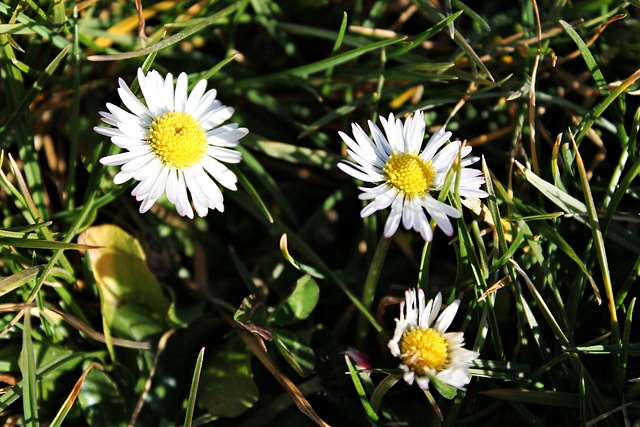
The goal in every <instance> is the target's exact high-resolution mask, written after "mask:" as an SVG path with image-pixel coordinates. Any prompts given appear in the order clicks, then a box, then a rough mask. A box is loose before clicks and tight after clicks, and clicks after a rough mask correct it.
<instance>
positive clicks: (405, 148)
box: [338, 111, 488, 241]
mask: <svg viewBox="0 0 640 427" xmlns="http://www.w3.org/2000/svg"><path fill="white" fill-rule="evenodd" d="M380 121H381V122H382V127H383V129H384V134H383V133H382V131H381V130H380V128H379V127H378V126H377V125H376V124H374V123H372V122H371V121H369V129H370V130H371V134H372V136H373V140H372V139H371V138H370V137H369V136H367V134H365V132H364V130H363V129H362V128H361V127H360V126H359V125H358V124H356V123H353V124H352V125H351V127H352V132H353V137H354V138H355V141H354V140H353V139H352V138H351V137H350V136H348V135H347V134H345V133H344V132H340V133H339V134H340V137H341V138H342V140H343V141H344V142H345V143H346V144H347V153H348V154H349V156H351V159H352V160H353V161H348V160H344V161H342V162H340V163H339V164H338V167H339V168H340V169H341V170H342V171H343V172H345V173H347V174H349V175H351V176H352V177H354V178H356V179H359V180H361V181H364V182H369V183H374V184H378V185H377V186H375V187H360V190H362V193H361V194H360V195H359V196H358V197H359V198H360V199H361V200H372V202H371V203H369V204H368V205H366V206H365V207H364V209H362V211H361V212H360V216H361V217H362V218H364V217H367V216H369V215H371V214H372V213H374V212H376V211H379V210H382V209H386V208H388V207H389V206H391V213H390V214H389V217H388V218H387V222H386V223H385V226H384V236H385V237H387V238H389V237H391V236H393V234H394V233H395V232H396V230H397V229H398V225H400V221H402V225H403V226H404V228H405V229H407V230H411V229H413V230H415V231H417V232H419V233H420V235H421V236H422V238H423V239H424V240H426V241H430V240H431V238H432V232H431V227H430V225H429V218H428V216H427V214H428V215H429V216H431V218H433V219H434V220H435V222H436V224H437V225H438V227H440V229H441V230H442V231H444V232H445V234H447V235H448V236H451V235H452V234H453V226H452V225H451V222H450V220H449V217H451V218H460V216H461V214H460V212H458V210H457V209H456V208H454V207H452V206H449V205H447V204H445V203H442V202H440V201H438V200H437V199H436V198H434V197H432V196H431V192H433V191H440V190H442V187H443V185H444V180H445V177H446V175H447V172H448V171H449V169H450V168H451V166H452V164H453V162H454V160H455V159H456V157H457V156H458V153H459V152H460V146H461V145H462V143H461V142H460V141H453V142H451V143H449V144H447V145H445V143H446V142H447V141H448V140H449V138H450V137H451V132H447V131H445V130H444V129H438V130H437V131H436V132H435V133H434V134H433V135H432V136H431V138H430V139H429V142H427V145H426V146H425V147H424V150H422V144H423V140H424V134H425V124H424V116H423V113H422V111H416V113H415V114H414V115H413V117H407V119H406V120H405V122H404V125H403V124H402V122H401V121H400V119H396V118H394V116H393V114H389V118H388V119H385V118H384V117H380ZM443 146H444V147H443ZM441 148H442V149H441ZM470 153H471V147H466V146H465V147H463V148H462V152H461V156H460V157H461V161H460V169H459V170H458V171H457V172H456V173H459V174H460V177H459V183H458V192H459V194H460V195H461V196H464V197H487V196H488V194H487V193H486V192H485V191H484V190H481V189H480V186H481V185H482V184H484V177H483V176H482V173H481V172H480V171H479V170H477V169H468V168H467V166H469V165H471V164H473V163H475V162H477V161H478V160H480V158H479V157H467V156H468V155H469V154H470ZM452 182H453V185H452V188H451V190H452V191H453V190H454V188H453V187H454V186H455V182H456V179H454V180H453V181H452ZM425 211H426V213H425Z"/></svg>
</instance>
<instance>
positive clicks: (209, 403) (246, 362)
mask: <svg viewBox="0 0 640 427" xmlns="http://www.w3.org/2000/svg"><path fill="white" fill-rule="evenodd" d="M251 356H252V355H251V352H249V351H248V350H247V348H246V347H245V346H244V345H243V344H242V342H241V341H240V340H239V339H237V337H235V336H234V337H233V338H231V339H229V340H228V341H226V342H225V343H224V344H223V345H222V346H221V347H219V348H218V349H217V351H216V352H215V353H214V354H213V356H212V357H211V358H210V359H209V358H207V359H205V362H204V366H203V367H202V374H201V376H200V384H201V388H200V392H199V393H198V404H199V405H200V406H202V407H204V408H205V409H206V410H207V411H208V412H209V413H210V414H212V415H214V416H221V417H237V416H239V415H242V413H244V412H245V411H246V410H247V409H249V408H251V407H252V406H253V404H254V403H255V402H257V400H258V387H257V386H256V385H255V383H254V382H253V375H252V373H251Z"/></svg>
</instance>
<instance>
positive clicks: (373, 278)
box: [356, 236, 391, 349]
mask: <svg viewBox="0 0 640 427" xmlns="http://www.w3.org/2000/svg"><path fill="white" fill-rule="evenodd" d="M390 243H391V239H387V238H386V237H384V236H383V237H381V238H380V242H378V247H377V248H376V252H375V253H374V254H373V259H372V260H371V265H370V266H369V272H368V273H367V278H366V280H365V282H364V288H363V289H362V299H361V301H362V306H363V307H364V308H365V310H367V311H371V306H372V305H373V300H374V298H375V295H376V287H377V286H378V280H379V279H380V272H381V271H382V265H383V264H384V259H385V258H386V256H387V251H388V250H389V245H390ZM368 323H369V322H368V321H367V318H366V317H364V316H363V315H362V314H361V315H360V317H358V336H357V337H356V338H357V343H358V348H360V349H364V348H365V347H366V341H367V334H368V332H369V327H368Z"/></svg>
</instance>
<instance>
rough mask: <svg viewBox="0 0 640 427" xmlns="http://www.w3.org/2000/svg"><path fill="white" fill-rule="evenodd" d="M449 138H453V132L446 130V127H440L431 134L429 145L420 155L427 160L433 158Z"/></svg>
mask: <svg viewBox="0 0 640 427" xmlns="http://www.w3.org/2000/svg"><path fill="white" fill-rule="evenodd" d="M449 138H451V132H447V131H445V130H444V128H440V129H438V130H437V131H435V132H434V134H433V135H431V138H429V142H427V146H426V147H425V149H424V151H423V152H422V154H420V157H421V158H422V159H423V160H425V161H429V160H431V159H432V158H433V156H434V155H435V154H436V152H437V151H438V150H439V149H440V147H442V146H443V145H444V143H445V142H447V141H448V140H449Z"/></svg>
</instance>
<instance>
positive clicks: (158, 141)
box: [147, 111, 207, 169]
mask: <svg viewBox="0 0 640 427" xmlns="http://www.w3.org/2000/svg"><path fill="white" fill-rule="evenodd" d="M147 141H148V142H149V145H150V146H151V149H152V150H153V152H154V154H155V155H156V156H157V157H158V158H159V159H160V161H161V162H162V163H164V164H166V165H169V166H171V167H173V168H176V169H185V168H189V167H190V166H193V165H194V164H196V163H198V162H200V161H201V160H202V158H203V157H204V153H205V152H206V151H207V136H206V135H205V131H204V129H203V127H202V126H200V123H198V121H197V120H196V119H195V118H194V117H193V116H192V115H191V114H189V113H185V112H182V111H172V112H169V113H164V114H163V115H162V116H158V117H156V118H155V119H153V122H151V127H150V128H149V133H148V134H147Z"/></svg>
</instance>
